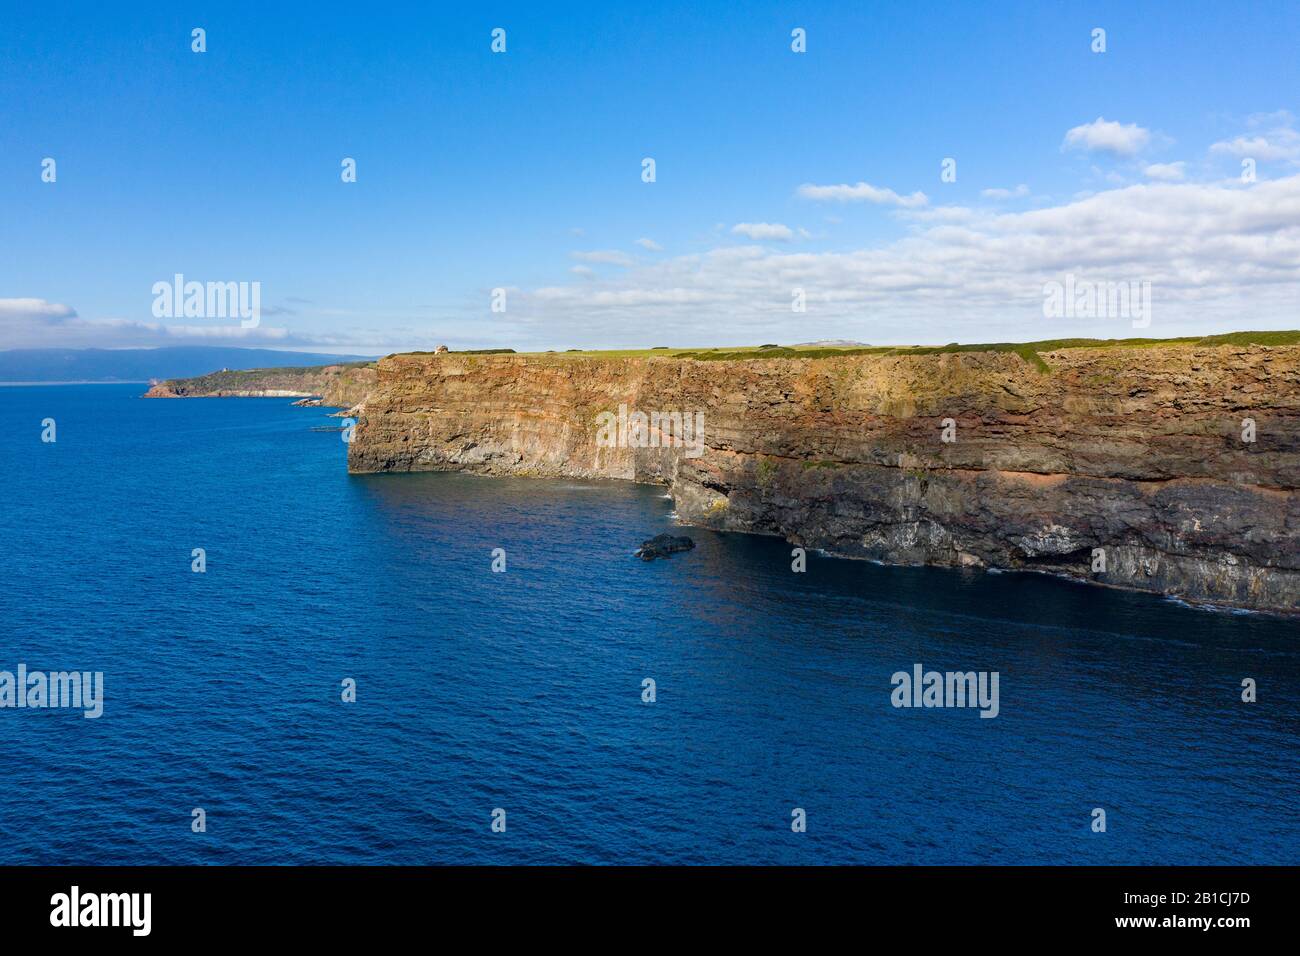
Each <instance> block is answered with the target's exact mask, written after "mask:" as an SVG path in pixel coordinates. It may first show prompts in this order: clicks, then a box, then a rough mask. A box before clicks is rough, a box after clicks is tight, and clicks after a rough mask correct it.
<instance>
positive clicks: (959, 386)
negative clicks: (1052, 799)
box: [348, 341, 1300, 612]
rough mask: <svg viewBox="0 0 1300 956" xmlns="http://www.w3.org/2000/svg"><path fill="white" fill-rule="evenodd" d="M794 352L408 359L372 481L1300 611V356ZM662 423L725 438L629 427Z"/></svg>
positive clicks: (1232, 349) (387, 369) (371, 411)
mask: <svg viewBox="0 0 1300 956" xmlns="http://www.w3.org/2000/svg"><path fill="white" fill-rule="evenodd" d="M781 352H783V353H786V354H781V355H780V356H779V357H766V356H765V355H764V353H762V352H761V351H755V352H750V353H743V354H742V353H730V354H727V355H717V354H711V353H692V355H691V356H683V355H681V354H677V355H674V354H673V353H664V354H662V355H655V354H652V353H643V354H636V355H619V354H617V353H614V354H611V355H608V356H601V355H600V354H598V353H588V354H578V355H566V354H565V353H555V354H546V355H465V354H457V353H445V354H440V355H435V354H411V355H394V356H390V357H388V358H386V359H383V360H381V361H380V362H379V363H378V366H377V369H376V370H375V373H376V379H375V381H374V383H373V386H371V387H368V389H367V390H366V394H365V397H364V401H363V402H360V407H359V408H356V409H354V411H356V413H357V414H358V418H359V420H358V425H357V429H356V434H355V438H354V440H353V441H352V442H351V444H350V446H349V452H348V467H349V470H350V471H352V472H355V473H373V472H395V471H396V472H400V471H421V470H460V471H469V472H475V473H479V474H484V475H537V476H574V477H584V478H585V477H601V478H621V479H628V480H635V481H647V482H660V483H663V484H665V485H667V486H668V487H669V488H670V490H671V492H672V495H673V498H674V499H675V501H676V509H677V514H678V517H679V518H680V520H682V521H683V522H685V523H687V524H695V525H702V526H707V527H712V528H717V529H723V530H731V531H743V532H754V533H762V534H771V535H779V536H781V537H783V538H785V539H787V540H789V541H790V542H792V543H793V544H795V545H799V546H803V547H806V548H818V549H823V550H825V551H827V552H829V553H832V554H835V555H842V556H846V557H853V558H867V559H873V560H878V561H885V562H891V563H904V564H935V565H951V566H968V567H977V568H990V569H1032V570H1041V571H1047V572H1053V573H1059V574H1063V575H1068V576H1070V577H1073V578H1076V579H1079V580H1082V581H1091V582H1095V583H1099V584H1106V585H1113V586H1119V587H1126V588H1137V589H1142V590H1148V591H1155V592H1160V593H1166V594H1171V595H1176V596H1180V597H1183V598H1186V599H1188V600H1192V601H1200V602H1210V603H1218V604H1224V605H1234V606H1240V607H1247V608H1258V609H1271V610H1279V611H1288V612H1296V611H1300V495H1297V486H1298V485H1300V345H1273V346H1266V345H1241V344H1210V345H1205V344H1197V343H1195V342H1190V341H1189V342H1180V343H1176V344H1165V345H1144V346H1141V347H1113V346H1110V347H1090V346H1088V345H1083V346H1076V347H1060V348H1044V349H1042V350H1038V349H1028V348H1027V347H1010V346H1008V347H994V348H991V349H989V350H965V349H963V348H956V349H947V350H945V349H929V350H887V349H862V350H856V351H847V352H843V353H838V354H837V353H834V352H831V353H830V354H819V355H814V356H813V357H803V356H801V355H800V354H799V353H794V354H789V353H788V352H786V350H781ZM809 354H810V355H811V354H812V353H809ZM719 358H722V359H723V360H718V359H719ZM350 404H353V405H357V404H358V402H351V403H350ZM620 406H623V407H624V408H623V409H622V413H620ZM636 412H642V413H644V414H646V415H647V416H649V415H652V414H658V415H660V416H665V417H666V418H669V419H671V414H672V413H681V414H682V415H683V416H688V418H687V420H688V421H689V420H698V421H700V422H701V423H702V426H703V427H702V429H701V431H700V434H699V435H698V436H695V435H693V436H690V437H691V438H692V442H691V443H688V445H687V446H686V447H682V446H681V445H676V446H672V447H662V446H663V445H671V444H672V443H671V442H669V441H666V440H664V435H663V429H662V428H655V427H648V428H646V429H645V430H644V431H641V430H638V429H635V428H633V429H630V431H631V435H630V436H629V434H628V432H629V429H627V428H625V427H618V428H614V429H609V428H607V427H606V426H607V425H608V423H609V422H610V421H611V420H613V419H619V420H620V421H621V422H625V421H626V419H627V416H629V415H634V414H635V413H636ZM602 413H608V414H605V415H602ZM697 416H698V418H696V417H697ZM602 428H605V431H604V432H602ZM679 434H680V433H679ZM611 438H612V441H611ZM611 445H612V447H611ZM656 446H660V447H656Z"/></svg>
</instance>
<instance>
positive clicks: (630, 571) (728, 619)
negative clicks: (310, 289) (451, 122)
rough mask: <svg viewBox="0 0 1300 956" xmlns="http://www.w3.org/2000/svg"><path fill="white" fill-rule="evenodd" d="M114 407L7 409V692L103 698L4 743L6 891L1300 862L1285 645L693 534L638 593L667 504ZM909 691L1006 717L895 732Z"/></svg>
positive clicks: (1299, 663) (1049, 584) (305, 428)
mask: <svg viewBox="0 0 1300 956" xmlns="http://www.w3.org/2000/svg"><path fill="white" fill-rule="evenodd" d="M141 391H142V388H141V387H139V386H59V387H22V388H5V389H0V400H2V401H0V416H2V417H3V428H2V429H0V475H3V478H2V479H0V480H3V495H2V497H0V500H3V502H4V504H3V517H4V520H3V535H2V536H0V567H2V568H3V573H4V587H3V589H0V622H2V624H0V628H2V629H0V670H10V671H13V670H15V669H16V667H17V665H18V664H19V663H25V664H27V666H28V667H29V668H30V669H33V670H36V669H42V670H64V669H78V670H99V671H103V672H104V675H105V683H106V690H107V699H106V703H105V708H104V714H103V716H102V717H100V718H99V719H97V720H87V719H85V718H83V717H82V716H81V714H80V712H77V711H70V710H54V709H47V710H14V709H5V710H0V787H2V788H3V789H2V790H0V863H33V864H37V863H42V864H54V863H146V864H148V863H332V862H343V863H376V862H381V863H430V862H438V863H441V862H446V863H489V862H490V863H560V862H602V863H603V862H623V863H747V862H757V863H847V862H858V863H1258V862H1270V863H1296V862H1300V850H1298V848H1300V791H1298V788H1297V782H1298V781H1300V757H1298V754H1300V750H1298V747H1297V730H1300V719H1298V717H1297V715H1298V714H1300V707H1298V705H1300V633H1298V631H1300V627H1297V624H1296V623H1295V622H1293V621H1288V620H1284V619H1279V618H1274V617H1269V616H1262V615H1241V614H1229V613H1222V612H1208V611H1203V610H1196V609H1192V608H1187V607H1183V606H1180V605H1178V604H1176V603H1173V602H1170V601H1166V600H1162V599H1160V598H1157V597H1153V596H1150V595H1136V594H1127V593H1123V592H1117V591H1107V590H1102V589H1092V588H1087V587H1083V586H1079V585H1075V584H1071V583H1068V582H1064V581H1059V580H1056V579H1053V578H1048V577H1043V576H1038V575H1018V574H1003V575H987V574H981V573H962V572H956V571H947V570H938V569H899V568H885V567H878V566H875V565H871V564H867V563H861V562H847V561H835V560H829V559H818V558H816V557H813V558H811V559H810V564H809V568H808V571H807V573H806V574H794V573H791V571H790V556H789V547H788V546H787V545H784V544H783V543H782V542H780V541H777V540H772V539H765V538H753V537H746V536H738V535H718V534H713V533H709V532H703V531H693V532H691V533H692V534H693V536H694V538H695V540H696V542H697V545H698V547H697V548H696V550H695V551H694V552H691V553H689V554H685V555H678V556H675V557H674V558H672V559H671V560H668V561H661V562H656V563H652V564H646V563H643V562H640V561H638V560H636V559H634V558H633V557H632V556H631V552H632V550H633V549H634V548H635V546H636V545H637V544H638V543H639V542H640V541H641V540H642V539H643V538H645V537H648V536H649V535H650V534H652V533H657V532H659V531H662V530H666V529H668V528H670V527H671V526H672V521H671V518H670V510H671V502H670V501H668V500H665V498H664V497H663V490H662V489H658V488H651V487H638V486H634V485H630V484H624V483H613V482H611V483H593V482H574V481H567V482H566V481H530V480H513V479H508V480H494V479H484V478H472V477H467V476H459V475H401V476H391V475H390V476H367V477H358V476H349V475H348V474H347V473H346V470H345V446H344V444H343V442H342V441H341V440H340V436H339V434H337V433H334V432H313V431H311V430H310V428H311V426H313V425H328V424H336V421H335V420H331V419H328V418H326V417H324V414H323V413H322V411H321V410H319V409H302V408H293V407H291V406H290V405H289V404H288V402H287V401H286V400H283V399H256V400H254V399H228V400H221V399H209V400H189V401H141V400H138V399H137V398H136V396H137V395H138V394H139V393H140V392H141ZM46 417H51V418H54V419H55V420H56V422H57V428H58V433H57V435H58V440H57V442H56V443H55V444H43V443H42V442H41V441H40V433H41V420H42V419H43V418H46ZM199 547H201V548H204V549H206V552H207V571H206V573H204V574H195V573H193V572H192V571H191V569H190V568H191V556H190V555H191V550H192V549H193V548H199ZM498 547H500V548H504V549H505V550H506V552H507V571H506V572H505V573H503V574H497V573H493V572H492V570H491V560H492V559H491V551H492V549H493V548H498ZM917 662H920V663H922V664H924V665H926V667H927V668H935V669H939V670H996V671H998V672H999V674H1000V709H1001V713H1000V715H999V716H998V717H997V718H996V719H991V720H990V719H980V718H979V716H978V713H977V711H975V710H956V709H953V710H939V709H930V710H901V709H894V708H893V707H892V706H891V705H890V700H889V697H890V691H891V685H890V676H891V674H893V673H894V672H895V671H898V670H910V669H911V667H912V665H913V664H914V663H917ZM646 677H652V678H654V680H655V681H656V682H657V687H658V700H657V701H656V702H655V703H653V704H646V703H643V702H642V701H641V682H642V680H643V678H646ZM1243 677H1252V678H1254V679H1255V680H1256V681H1257V682H1258V686H1259V701H1258V702H1257V703H1254V704H1245V703H1242V702H1241V701H1240V684H1241V680H1242V678H1243ZM345 678H353V679H355V681H356V682H357V688H358V690H357V695H358V696H357V700H356V702H355V703H350V704H349V703H343V702H342V701H341V699H340V682H341V681H343V680H344V679H345ZM195 807H202V808H203V809H204V810H205V811H206V814H207V832H206V833H203V834H196V833H193V832H191V810H192V809H193V808H195ZM498 807H499V808H503V809H505V810H506V814H507V816H506V820H507V826H506V832H505V833H493V832H492V831H491V828H490V823H491V814H492V811H493V809H494V808H498ZM794 807H801V808H804V809H805V810H806V811H807V819H808V829H807V832H806V833H793V832H791V828H790V820H791V816H790V813H791V809H792V808H794ZM1094 807H1102V808H1104V809H1105V810H1106V812H1107V832H1105V833H1093V832H1091V829H1090V822H1091V816H1090V814H1091V811H1092V809H1093V808H1094Z"/></svg>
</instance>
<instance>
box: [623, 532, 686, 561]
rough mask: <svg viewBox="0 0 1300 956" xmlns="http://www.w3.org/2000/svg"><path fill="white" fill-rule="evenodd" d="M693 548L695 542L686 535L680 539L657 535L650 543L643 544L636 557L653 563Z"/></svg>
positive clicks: (668, 535) (669, 535)
mask: <svg viewBox="0 0 1300 956" xmlns="http://www.w3.org/2000/svg"><path fill="white" fill-rule="evenodd" d="M693 547H695V542H694V541H692V540H691V539H690V538H688V537H686V536H685V535H683V536H681V537H678V536H676V535H671V534H657V535H655V536H654V537H653V538H651V539H650V540H649V541H643V542H641V547H640V548H638V549H637V552H636V556H637V557H638V558H640V559H641V560H642V561H653V560H654V559H655V558H666V557H668V555H670V554H673V553H674V552H677V551H689V550H691V548H693Z"/></svg>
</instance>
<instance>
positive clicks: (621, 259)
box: [570, 249, 633, 268]
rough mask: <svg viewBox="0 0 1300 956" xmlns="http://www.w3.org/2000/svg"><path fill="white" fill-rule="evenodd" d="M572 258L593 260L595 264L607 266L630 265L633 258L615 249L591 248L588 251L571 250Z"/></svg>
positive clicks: (580, 260)
mask: <svg viewBox="0 0 1300 956" xmlns="http://www.w3.org/2000/svg"><path fill="white" fill-rule="evenodd" d="M570 255H572V256H573V258H575V259H577V260H578V261H579V262H594V263H596V264H597V265H607V266H623V267H624V268H626V267H627V266H630V265H632V262H633V259H632V257H631V256H629V255H628V254H627V253H626V252H619V251H618V250H617V249H593V250H592V251H590V252H573V253H570Z"/></svg>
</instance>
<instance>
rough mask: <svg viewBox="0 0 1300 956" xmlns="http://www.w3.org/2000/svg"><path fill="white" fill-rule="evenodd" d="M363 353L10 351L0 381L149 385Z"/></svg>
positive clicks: (202, 348) (0, 362)
mask: <svg viewBox="0 0 1300 956" xmlns="http://www.w3.org/2000/svg"><path fill="white" fill-rule="evenodd" d="M371 358H372V357H371V356H365V355H326V354H323V353H319V352H280V351H276V350H275V349H251V348H250V349H245V348H230V347H226V346H216V345H184V346H175V347H167V348H157V349H8V350H5V351H0V382H147V381H149V380H150V379H154V378H160V379H161V378H193V377H195V376H198V375H206V374H208V373H209V372H219V371H220V370H221V369H223V368H225V369H231V370H235V371H238V370H242V369H250V368H285V367H290V366H293V367H297V366H302V365H332V364H335V363H338V362H362V361H369V360H371Z"/></svg>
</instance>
